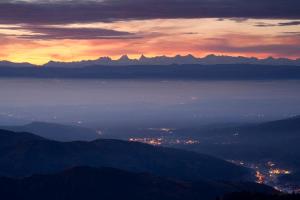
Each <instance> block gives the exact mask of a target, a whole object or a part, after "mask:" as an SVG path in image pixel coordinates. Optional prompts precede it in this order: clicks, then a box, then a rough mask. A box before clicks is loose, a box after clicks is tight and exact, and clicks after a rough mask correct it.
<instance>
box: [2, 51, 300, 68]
mask: <svg viewBox="0 0 300 200" xmlns="http://www.w3.org/2000/svg"><path fill="white" fill-rule="evenodd" d="M188 56H190V57H193V58H195V59H205V58H208V57H209V56H215V57H231V58H245V59H257V60H258V61H260V60H266V59H275V60H279V59H286V60H289V61H298V60H300V57H298V58H288V57H276V56H265V57H255V56H250V57H249V56H243V55H236V56H233V55H228V54H206V55H204V56H202V57H198V56H195V55H193V54H191V53H189V54H177V55H174V56H168V55H156V56H147V55H145V54H139V56H132V55H130V54H123V55H119V56H100V57H98V58H95V59H83V60H73V61H60V60H48V61H47V62H45V63H43V64H34V63H31V62H26V61H24V62H14V61H12V60H0V63H1V62H8V63H12V64H30V65H33V66H38V67H43V66H45V65H47V64H48V63H51V62H53V63H66V64H68V63H70V64H71V63H80V62H89V61H97V60H100V59H103V58H107V59H110V60H111V61H120V60H121V59H122V58H128V59H129V60H130V61H141V59H142V58H146V59H154V58H160V57H165V58H169V59H172V58H176V57H188Z"/></svg>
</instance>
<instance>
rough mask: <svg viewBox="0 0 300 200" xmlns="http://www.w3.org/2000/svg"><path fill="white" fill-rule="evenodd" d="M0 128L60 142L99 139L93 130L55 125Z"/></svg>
mask: <svg viewBox="0 0 300 200" xmlns="http://www.w3.org/2000/svg"><path fill="white" fill-rule="evenodd" d="M0 128H1V129H5V130H11V131H15V132H30V133H35V134H36V135H39V136H41V137H44V138H47V139H51V140H56V141H61V142H71V141H92V140H96V139H99V135H98V134H97V133H96V131H95V130H91V129H88V128H84V127H80V126H69V125H62V124H55V123H45V122H33V123H30V124H27V125H23V126H2V127H0Z"/></svg>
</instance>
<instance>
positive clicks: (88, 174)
mask: <svg viewBox="0 0 300 200" xmlns="http://www.w3.org/2000/svg"><path fill="white" fill-rule="evenodd" d="M232 192H261V193H265V194H274V193H277V192H276V191H275V190H274V189H272V188H270V187H267V186H264V185H259V184H255V183H246V182H244V183H243V182H239V183H233V182H215V181H197V182H190V181H180V180H175V179H167V178H163V177H158V176H154V175H151V174H148V173H132V172H127V171H123V170H118V169H112V168H99V169H96V168H91V167H75V168H72V169H68V170H66V171H63V172H59V173H56V174H50V175H33V176H31V177H27V178H22V179H12V178H0V194H1V198H3V199H10V200H19V199H30V200H40V199H44V200H48V199H49V200H50V199H51V200H64V199H73V200H85V199H90V200H93V199H130V200H196V199H203V200H213V199H216V197H218V196H223V195H224V194H227V193H232Z"/></svg>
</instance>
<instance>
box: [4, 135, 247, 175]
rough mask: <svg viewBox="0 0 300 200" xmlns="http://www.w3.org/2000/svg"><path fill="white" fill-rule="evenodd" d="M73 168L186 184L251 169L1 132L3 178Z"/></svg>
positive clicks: (129, 147)
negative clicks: (124, 172)
mask: <svg viewBox="0 0 300 200" xmlns="http://www.w3.org/2000/svg"><path fill="white" fill-rule="evenodd" d="M73 166H91V167H112V168H119V169H123V170H129V171H133V172H149V173H153V174H155V175H159V176H165V177H174V178H179V179H184V180H200V179H210V180H242V179H244V178H245V177H246V176H248V175H249V170H248V169H246V168H242V167H239V166H236V165H233V164H231V163H228V162H226V161H223V160H220V159H217V158H214V157H211V156H207V155H203V154H198V153H194V152H189V151H184V150H177V149H171V148H163V147H154V146H150V145H146V144H141V143H135V142H126V141H119V140H95V141H92V142H56V141H51V140H47V139H44V138H42V137H40V136H36V135H33V134H30V133H15V132H11V131H5V130H1V131H0V175H2V176H28V175H31V174H36V173H53V172H57V171H60V170H63V169H66V168H70V167H73Z"/></svg>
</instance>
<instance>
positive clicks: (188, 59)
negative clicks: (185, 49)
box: [0, 54, 300, 68]
mask: <svg viewBox="0 0 300 200" xmlns="http://www.w3.org/2000/svg"><path fill="white" fill-rule="evenodd" d="M174 64H177V65H187V64H192V65H193V64H201V65H216V64H255V65H295V66H300V58H299V59H296V60H291V59H287V58H273V57H268V58H265V59H258V58H255V57H250V58H249V57H242V56H239V57H233V56H223V55H222V56H217V55H213V54H212V55H208V56H206V57H203V58H197V57H195V56H193V55H191V54H189V55H186V56H181V55H177V56H174V57H168V56H156V57H146V56H144V55H141V57H140V58H139V59H130V58H129V57H128V56H127V55H123V56H121V57H120V58H119V59H117V60H113V59H111V58H110V57H100V58H99V59H96V60H83V61H78V62H56V61H49V62H48V63H46V64H45V65H43V66H44V67H63V68H65V67H66V68H81V67H87V66H94V65H104V66H118V65H125V66H127V65H174ZM1 66H6V67H9V66H13V67H17V66H19V67H32V66H34V65H32V64H29V63H12V62H8V61H2V62H0V67H1Z"/></svg>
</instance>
